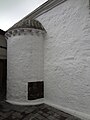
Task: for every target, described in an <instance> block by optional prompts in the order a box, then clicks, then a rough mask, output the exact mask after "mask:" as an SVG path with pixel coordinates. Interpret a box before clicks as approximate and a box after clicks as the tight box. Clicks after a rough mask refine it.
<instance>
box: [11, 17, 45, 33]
mask: <svg viewBox="0 0 90 120" xmlns="http://www.w3.org/2000/svg"><path fill="white" fill-rule="evenodd" d="M16 28H34V29H40V30H43V31H45V29H44V27H43V26H42V24H41V23H40V22H39V21H37V20H34V19H31V20H23V21H22V22H21V23H20V24H16V25H15V26H13V27H12V28H10V29H9V30H12V29H16Z"/></svg>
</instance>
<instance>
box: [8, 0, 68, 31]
mask: <svg viewBox="0 0 90 120" xmlns="http://www.w3.org/2000/svg"><path fill="white" fill-rule="evenodd" d="M65 1H67V0H48V1H47V2H45V3H44V4H42V5H41V6H40V7H38V8H37V9H35V10H34V11H33V12H31V13H30V14H28V15H27V16H26V17H24V18H23V19H21V20H20V21H19V22H17V23H16V24H14V25H13V26H12V27H11V28H10V29H13V27H15V26H17V24H20V23H22V22H23V21H25V20H28V19H29V20H30V19H35V18H37V17H39V16H40V15H42V14H44V13H46V12H48V11H49V10H51V9H53V8H54V7H56V6H58V5H59V4H61V3H63V2H65ZM8 30H9V29H8Z"/></svg>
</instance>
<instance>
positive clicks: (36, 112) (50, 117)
mask: <svg viewBox="0 0 90 120" xmlns="http://www.w3.org/2000/svg"><path fill="white" fill-rule="evenodd" d="M0 120H81V119H79V118H76V117H74V116H71V115H69V114H67V113H64V112H62V111H60V110H57V109H55V108H53V107H50V106H48V105H46V104H41V105H35V106H17V105H12V104H9V103H6V102H4V101H2V102H0Z"/></svg>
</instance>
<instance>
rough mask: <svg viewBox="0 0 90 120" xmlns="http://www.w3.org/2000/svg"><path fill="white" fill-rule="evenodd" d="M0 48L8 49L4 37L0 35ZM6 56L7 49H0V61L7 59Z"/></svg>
mask: <svg viewBox="0 0 90 120" xmlns="http://www.w3.org/2000/svg"><path fill="white" fill-rule="evenodd" d="M0 46H3V47H7V43H6V40H5V37H4V35H0ZM6 56H7V51H6V49H3V48H0V59H6Z"/></svg>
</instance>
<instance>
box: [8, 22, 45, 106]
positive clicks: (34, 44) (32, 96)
mask: <svg viewBox="0 0 90 120" xmlns="http://www.w3.org/2000/svg"><path fill="white" fill-rule="evenodd" d="M45 33H46V31H45V29H44V28H43V26H42V25H41V23H39V22H38V21H36V20H27V21H24V22H23V23H22V24H21V25H19V26H16V27H15V28H11V29H10V30H9V31H8V32H7V33H6V37H7V101H8V102H11V103H15V104H38V103H41V102H42V101H43V96H44V95H43V84H44V83H43V69H44V66H43V65H44V63H43V62H44V53H43V51H44V49H43V42H44V34H45ZM28 87H29V88H28ZM38 89H39V91H37V90H38ZM35 90H36V91H35ZM39 92H40V93H39Z"/></svg>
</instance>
